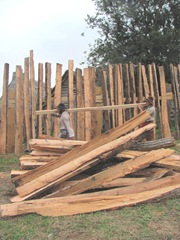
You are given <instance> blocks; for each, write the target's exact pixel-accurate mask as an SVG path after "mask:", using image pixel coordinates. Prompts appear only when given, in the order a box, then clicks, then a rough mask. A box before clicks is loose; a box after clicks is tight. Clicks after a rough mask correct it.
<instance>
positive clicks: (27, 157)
mask: <svg viewBox="0 0 180 240" xmlns="http://www.w3.org/2000/svg"><path fill="white" fill-rule="evenodd" d="M54 159H58V156H50V155H49V156H42V155H41V156H32V155H24V156H22V157H20V158H19V161H21V160H23V161H29V160H30V161H36V162H50V161H51V160H54Z"/></svg>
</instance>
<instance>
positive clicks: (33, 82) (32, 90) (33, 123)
mask: <svg viewBox="0 0 180 240" xmlns="http://www.w3.org/2000/svg"><path fill="white" fill-rule="evenodd" d="M29 58H30V81H31V115H32V117H31V118H32V120H31V124H32V134H31V135H32V138H35V137H36V115H35V111H36V100H35V99H36V97H35V72H34V53H33V50H30V57H29Z"/></svg>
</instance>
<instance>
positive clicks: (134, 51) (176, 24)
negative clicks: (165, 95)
mask: <svg viewBox="0 0 180 240" xmlns="http://www.w3.org/2000/svg"><path fill="white" fill-rule="evenodd" d="M92 1H93V2H94V4H95V8H96V14H95V16H90V15H87V18H86V22H87V25H88V26H89V27H90V28H92V29H97V30H98V33H99V37H98V38H97V39H96V40H95V42H94V44H93V45H91V47H90V51H89V54H88V56H87V61H88V63H90V64H92V65H102V64H107V63H120V62H121V63H123V62H130V61H131V62H134V63H137V62H141V63H144V64H148V63H152V62H155V63H156V64H164V63H166V64H168V63H174V64H177V63H179V62H180V61H179V60H180V14H179V12H180V2H179V0H148V1H144V0H92Z"/></svg>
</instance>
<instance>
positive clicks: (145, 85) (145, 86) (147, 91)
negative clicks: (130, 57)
mask: <svg viewBox="0 0 180 240" xmlns="http://www.w3.org/2000/svg"><path fill="white" fill-rule="evenodd" d="M141 71H142V80H143V87H144V94H145V98H148V97H149V95H150V89H149V84H148V79H147V75H146V69H145V66H144V65H142V66H141Z"/></svg>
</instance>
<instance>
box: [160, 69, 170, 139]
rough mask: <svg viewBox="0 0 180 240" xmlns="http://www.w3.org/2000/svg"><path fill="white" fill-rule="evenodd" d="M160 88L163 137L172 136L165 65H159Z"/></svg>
mask: <svg viewBox="0 0 180 240" xmlns="http://www.w3.org/2000/svg"><path fill="white" fill-rule="evenodd" d="M159 75H160V88H161V121H162V136H163V138H169V137H171V131H170V127H169V122H168V111H167V99H166V82H165V74H164V67H163V66H159Z"/></svg>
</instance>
